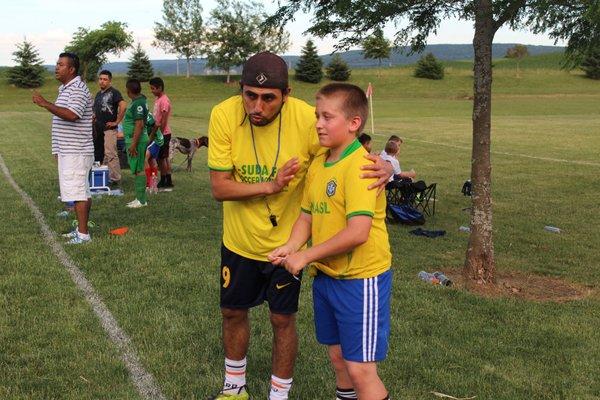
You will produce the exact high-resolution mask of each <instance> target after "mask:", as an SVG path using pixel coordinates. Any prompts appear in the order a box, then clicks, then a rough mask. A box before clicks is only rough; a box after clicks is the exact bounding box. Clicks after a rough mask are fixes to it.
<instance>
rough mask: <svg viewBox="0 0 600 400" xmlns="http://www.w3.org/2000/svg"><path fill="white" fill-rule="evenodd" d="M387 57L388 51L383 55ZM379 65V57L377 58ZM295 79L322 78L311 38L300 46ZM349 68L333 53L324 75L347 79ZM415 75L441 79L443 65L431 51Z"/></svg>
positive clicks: (315, 80)
mask: <svg viewBox="0 0 600 400" xmlns="http://www.w3.org/2000/svg"><path fill="white" fill-rule="evenodd" d="M383 55H384V53H378V54H374V53H370V54H369V57H367V54H365V58H378V56H383ZM382 58H389V53H387V55H386V56H385V57H382ZM379 64H380V65H381V59H380V60H379ZM295 70H296V79H298V80H300V81H303V82H309V83H319V82H321V80H322V79H323V75H324V74H323V61H322V60H321V57H319V55H318V54H317V48H316V47H315V44H314V43H313V41H312V40H309V41H308V42H306V46H304V47H303V48H302V54H301V56H300V58H299V59H298V63H297V64H296V68H295ZM350 74H351V71H350V68H349V67H348V64H347V63H346V62H345V61H344V60H343V59H342V57H341V56H340V55H339V54H335V55H334V56H333V57H332V59H331V62H330V63H329V65H327V67H326V68H325V76H327V78H328V79H331V80H332V81H347V80H348V79H350ZM415 76H416V77H417V78H426V79H443V78H444V66H443V65H442V63H441V62H440V61H438V59H436V58H435V56H434V55H433V54H431V53H429V54H427V55H425V56H423V57H421V59H420V60H419V62H418V63H417V67H416V68H415Z"/></svg>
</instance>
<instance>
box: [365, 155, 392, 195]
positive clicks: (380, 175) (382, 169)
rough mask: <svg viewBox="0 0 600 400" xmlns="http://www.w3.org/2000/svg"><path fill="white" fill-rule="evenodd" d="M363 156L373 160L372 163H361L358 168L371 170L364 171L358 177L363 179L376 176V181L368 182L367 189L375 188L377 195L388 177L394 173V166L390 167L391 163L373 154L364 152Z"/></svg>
mask: <svg viewBox="0 0 600 400" xmlns="http://www.w3.org/2000/svg"><path fill="white" fill-rule="evenodd" d="M365 158H366V159H367V160H371V161H373V163H372V164H367V165H363V166H362V167H360V169H362V170H363V171H371V172H365V173H364V174H362V175H361V176H360V177H361V178H363V179H366V178H377V182H375V183H372V184H370V185H369V187H368V189H369V190H371V189H375V188H377V195H379V194H380V193H381V192H383V190H384V189H385V185H386V184H387V183H388V181H389V180H390V177H391V176H392V175H394V167H392V164H390V163H389V162H386V161H384V160H383V159H382V158H381V157H379V156H378V155H375V154H366V155H365Z"/></svg>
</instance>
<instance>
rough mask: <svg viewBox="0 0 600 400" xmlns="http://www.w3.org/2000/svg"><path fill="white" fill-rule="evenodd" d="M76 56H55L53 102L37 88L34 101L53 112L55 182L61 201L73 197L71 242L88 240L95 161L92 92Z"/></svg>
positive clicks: (71, 54)
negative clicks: (90, 178) (74, 220)
mask: <svg viewBox="0 0 600 400" xmlns="http://www.w3.org/2000/svg"><path fill="white" fill-rule="evenodd" d="M78 72H79V57H77V55H75V54H73V53H61V54H60V55H59V56H58V61H57V62H56V67H55V68H54V74H55V76H56V79H58V81H59V82H60V83H62V85H61V86H60V87H59V88H58V97H57V98H56V102H55V103H51V102H49V101H47V100H46V99H44V98H43V97H42V96H41V95H40V94H39V93H38V92H37V91H34V93H33V102H34V103H35V104H37V105H38V106H40V107H42V108H45V109H46V110H48V111H50V113H52V114H53V117H52V154H53V155H54V156H55V157H56V159H57V161H58V182H59V185H60V198H61V200H62V201H64V202H67V201H74V202H75V213H76V215H77V228H75V229H74V230H73V231H72V232H69V233H66V234H65V235H63V236H65V237H67V238H68V239H70V240H69V242H68V243H70V244H81V243H86V242H89V241H90V240H91V238H90V235H89V232H88V218H89V215H90V208H91V206H92V198H91V194H90V186H89V181H88V175H89V172H90V169H91V168H92V164H93V162H94V144H93V140H92V96H91V95H90V91H89V89H88V87H87V86H86V84H85V82H83V81H82V80H81V78H80V77H79V76H78Z"/></svg>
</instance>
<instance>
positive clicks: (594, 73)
mask: <svg viewBox="0 0 600 400" xmlns="http://www.w3.org/2000/svg"><path fill="white" fill-rule="evenodd" d="M370 40H373V41H374V43H372V44H370V45H367V44H366V45H365V50H364V56H365V58H375V59H379V64H380V65H381V60H382V59H386V58H389V51H390V47H389V43H388V44H387V45H386V43H385V38H383V37H381V38H379V37H378V36H377V35H374V36H373V39H370ZM377 40H379V42H376V41H377ZM382 40H383V41H382ZM367 49H368V50H367ZM386 49H387V50H386ZM526 55H527V49H526V47H525V46H522V45H517V46H515V47H514V48H513V49H509V51H508V52H507V55H506V57H508V58H515V59H517V61H519V60H521V59H522V58H523V57H524V56H526ZM13 56H14V60H15V62H16V63H17V65H16V66H15V67H12V68H9V69H8V72H7V78H8V82H9V83H10V84H12V85H15V86H17V87H21V88H35V87H40V86H42V85H43V83H44V76H45V68H44V67H43V66H42V61H41V59H40V57H39V53H38V51H37V50H36V49H35V47H34V46H33V44H31V43H30V42H28V41H27V40H25V41H23V43H21V44H18V45H17V50H16V51H15V52H14V53H13ZM580 67H581V69H583V70H584V71H585V73H586V75H587V76H588V77H589V78H592V79H600V49H598V50H595V51H591V52H590V54H589V56H588V57H587V58H586V59H585V60H583V62H582V63H581V66H580ZM295 71H296V79H298V80H300V81H303V82H309V83H319V82H320V81H321V80H322V79H323V77H324V76H326V77H327V78H328V79H330V80H333V81H347V80H348V79H350V75H351V70H350V68H349V67H348V64H347V63H346V62H345V61H344V60H343V59H342V57H341V56H340V55H339V54H335V55H334V56H333V58H332V59H331V61H330V63H329V64H328V65H327V66H326V67H325V73H324V72H323V61H322V60H321V57H319V55H318V54H317V48H316V46H315V44H314V42H313V41H312V40H308V41H307V43H306V45H305V46H304V47H303V48H302V54H301V56H300V58H299V60H298V63H297V64H296V67H295ZM517 71H518V63H517ZM517 74H518V72H517ZM414 75H415V76H416V77H417V78H426V79H443V78H444V66H443V64H442V63H441V62H440V61H439V60H437V59H436V58H435V56H434V55H433V54H431V53H429V54H427V55H424V56H423V57H421V59H420V60H419V61H418V62H417V65H416V68H415V73H414ZM152 76H154V70H153V68H152V63H151V62H150V59H149V57H148V55H147V54H146V52H145V51H144V50H143V49H142V47H141V45H140V44H139V43H138V45H137V47H136V48H135V49H134V51H133V53H132V55H131V58H130V60H129V69H128V71H127V77H128V78H135V79H139V80H140V81H141V82H146V81H148V80H149V79H150V78H151V77H152Z"/></svg>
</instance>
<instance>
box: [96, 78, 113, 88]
mask: <svg viewBox="0 0 600 400" xmlns="http://www.w3.org/2000/svg"><path fill="white" fill-rule="evenodd" d="M110 84H111V80H110V77H109V76H108V75H100V76H99V77H98V86H100V90H106V89H108V88H109V87H110Z"/></svg>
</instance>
